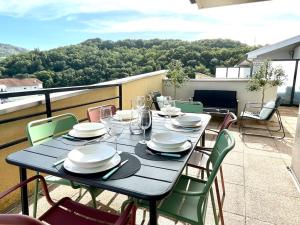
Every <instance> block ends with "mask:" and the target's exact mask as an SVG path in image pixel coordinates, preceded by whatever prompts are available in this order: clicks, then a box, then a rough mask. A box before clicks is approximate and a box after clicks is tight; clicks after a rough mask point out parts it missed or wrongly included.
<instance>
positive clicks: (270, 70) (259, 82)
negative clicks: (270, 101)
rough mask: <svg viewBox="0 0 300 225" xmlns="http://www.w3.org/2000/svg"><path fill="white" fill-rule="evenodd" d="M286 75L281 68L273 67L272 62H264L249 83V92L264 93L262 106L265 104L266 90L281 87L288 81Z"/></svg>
mask: <svg viewBox="0 0 300 225" xmlns="http://www.w3.org/2000/svg"><path fill="white" fill-rule="evenodd" d="M286 76H287V75H286V74H285V72H284V71H283V69H282V68H281V67H279V66H278V67H273V66H272V65H271V61H270V60H266V61H263V62H262V63H261V65H260V66H259V68H258V70H257V71H256V72H255V73H254V74H253V75H252V78H251V79H250V81H249V82H248V86H247V89H248V90H249V91H262V105H263V103H264V97H265V90H266V89H268V88H270V87H277V86H281V85H282V84H283V83H284V81H285V80H286Z"/></svg>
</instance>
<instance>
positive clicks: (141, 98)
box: [136, 96, 145, 110]
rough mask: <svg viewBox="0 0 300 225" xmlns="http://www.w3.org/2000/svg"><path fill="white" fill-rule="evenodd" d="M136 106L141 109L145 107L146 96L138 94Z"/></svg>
mask: <svg viewBox="0 0 300 225" xmlns="http://www.w3.org/2000/svg"><path fill="white" fill-rule="evenodd" d="M136 107H137V109H138V110H141V109H142V108H144V107H145V96H137V97H136Z"/></svg>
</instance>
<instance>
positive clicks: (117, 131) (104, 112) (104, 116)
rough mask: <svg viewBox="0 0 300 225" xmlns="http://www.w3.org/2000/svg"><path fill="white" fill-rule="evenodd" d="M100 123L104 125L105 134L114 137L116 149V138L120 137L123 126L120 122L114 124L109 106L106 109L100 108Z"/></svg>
mask: <svg viewBox="0 0 300 225" xmlns="http://www.w3.org/2000/svg"><path fill="white" fill-rule="evenodd" d="M100 122H101V123H103V124H104V126H105V128H106V131H107V133H108V134H109V135H110V136H113V137H115V144H116V149H117V146H118V137H120V136H121V134H122V132H123V130H124V126H123V124H122V123H120V122H115V123H114V121H113V113H112V109H111V107H110V106H107V107H105V106H104V107H101V109H100Z"/></svg>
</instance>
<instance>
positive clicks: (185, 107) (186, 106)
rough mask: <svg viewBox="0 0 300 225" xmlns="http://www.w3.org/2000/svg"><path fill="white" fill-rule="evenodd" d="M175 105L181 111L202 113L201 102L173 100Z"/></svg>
mask: <svg viewBox="0 0 300 225" xmlns="http://www.w3.org/2000/svg"><path fill="white" fill-rule="evenodd" d="M175 106H176V107H177V108H180V109H181V112H183V113H203V104H202V103H201V102H192V101H178V100H176V101H175Z"/></svg>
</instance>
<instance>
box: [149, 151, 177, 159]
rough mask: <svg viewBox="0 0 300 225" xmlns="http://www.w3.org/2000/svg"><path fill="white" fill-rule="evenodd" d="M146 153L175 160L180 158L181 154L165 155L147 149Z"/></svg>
mask: <svg viewBox="0 0 300 225" xmlns="http://www.w3.org/2000/svg"><path fill="white" fill-rule="evenodd" d="M146 152H147V153H149V154H150V155H160V156H167V157H173V158H180V157H181V155H180V154H173V153H165V152H155V153H154V152H152V151H150V150H148V149H146Z"/></svg>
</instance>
